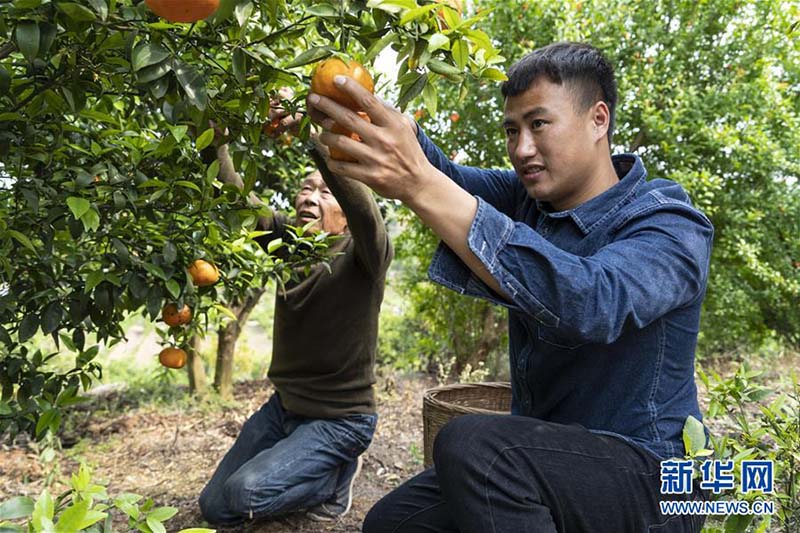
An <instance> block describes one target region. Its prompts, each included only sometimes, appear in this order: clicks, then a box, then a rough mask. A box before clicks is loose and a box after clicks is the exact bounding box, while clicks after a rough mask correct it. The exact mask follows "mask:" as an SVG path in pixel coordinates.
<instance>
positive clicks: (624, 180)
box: [536, 154, 647, 235]
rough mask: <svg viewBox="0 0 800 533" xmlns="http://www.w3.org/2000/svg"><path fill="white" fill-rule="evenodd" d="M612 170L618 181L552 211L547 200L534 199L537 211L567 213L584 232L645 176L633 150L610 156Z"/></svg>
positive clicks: (562, 215)
mask: <svg viewBox="0 0 800 533" xmlns="http://www.w3.org/2000/svg"><path fill="white" fill-rule="evenodd" d="M611 162H612V163H613V165H614V170H616V172H617V176H620V180H619V183H617V184H616V185H614V186H613V187H611V188H610V189H608V190H607V191H604V192H603V193H602V194H600V195H598V196H595V197H594V198H592V199H591V200H589V201H586V202H584V203H582V204H581V205H579V206H578V207H575V208H573V209H567V210H566V211H553V210H552V207H551V206H550V204H549V203H547V202H538V201H537V202H536V203H537V207H538V208H539V211H540V212H541V213H542V214H543V215H544V216H546V217H550V218H566V217H570V218H572V220H573V221H574V222H575V224H576V225H577V226H578V227H579V228H580V230H581V231H582V232H583V234H584V235H587V234H589V233H590V232H591V231H592V230H593V229H595V228H596V227H598V226H599V225H600V224H601V223H602V222H603V221H604V220H606V219H608V217H610V216H611V215H613V214H614V213H615V212H617V210H619V208H621V207H622V206H623V205H625V204H626V203H628V202H629V201H630V199H631V197H632V196H634V195H635V193H636V190H637V189H638V188H639V186H640V185H641V184H642V182H644V180H645V178H646V177H647V171H646V170H645V168H644V165H643V164H642V160H641V159H640V158H639V156H637V155H635V154H618V155H614V156H612V157H611Z"/></svg>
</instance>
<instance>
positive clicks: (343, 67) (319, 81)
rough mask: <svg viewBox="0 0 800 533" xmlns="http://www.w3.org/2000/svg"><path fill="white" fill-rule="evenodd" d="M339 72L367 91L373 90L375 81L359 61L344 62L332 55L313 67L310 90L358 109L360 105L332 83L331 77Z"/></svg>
mask: <svg viewBox="0 0 800 533" xmlns="http://www.w3.org/2000/svg"><path fill="white" fill-rule="evenodd" d="M340 74H341V75H343V76H349V77H351V78H353V79H354V80H356V82H358V84H359V85H361V86H362V87H364V88H365V89H366V90H368V91H369V92H374V91H375V82H373V81H372V76H370V75H369V72H367V69H365V68H364V66H363V65H362V64H361V63H359V62H358V61H350V62H348V63H345V62H344V61H342V60H341V59H339V58H336V57H334V58H331V59H326V60H325V61H322V62H321V63H320V64H319V65H317V68H315V69H314V72H313V73H312V74H311V92H314V93H317V94H321V95H323V96H327V97H328V98H332V99H334V100H336V101H337V102H339V103H340V104H342V105H343V106H345V107H349V108H350V109H353V110H358V109H360V108H361V106H360V105H358V103H357V102H355V101H354V100H353V99H352V98H350V96H348V95H347V94H345V93H343V92H342V91H340V90H339V88H338V87H337V86H336V85H334V83H333V78H335V77H336V76H338V75H340Z"/></svg>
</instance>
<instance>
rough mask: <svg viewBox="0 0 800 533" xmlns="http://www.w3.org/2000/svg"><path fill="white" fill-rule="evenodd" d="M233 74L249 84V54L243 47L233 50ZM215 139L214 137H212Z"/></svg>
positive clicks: (242, 82)
mask: <svg viewBox="0 0 800 533" xmlns="http://www.w3.org/2000/svg"><path fill="white" fill-rule="evenodd" d="M232 66H233V76H234V77H235V78H236V81H238V82H239V83H240V84H241V85H246V84H247V54H245V53H244V52H243V51H242V49H241V48H237V49H236V50H234V51H233V62H232ZM212 139H213V137H212Z"/></svg>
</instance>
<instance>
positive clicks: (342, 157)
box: [329, 111, 372, 163]
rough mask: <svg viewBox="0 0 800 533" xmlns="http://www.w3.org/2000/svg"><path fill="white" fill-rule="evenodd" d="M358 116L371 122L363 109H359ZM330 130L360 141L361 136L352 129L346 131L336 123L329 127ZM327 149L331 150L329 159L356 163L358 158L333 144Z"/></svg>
mask: <svg viewBox="0 0 800 533" xmlns="http://www.w3.org/2000/svg"><path fill="white" fill-rule="evenodd" d="M358 116H359V117H361V119H362V120H366V121H367V122H370V123H372V120H371V119H370V118H369V115H367V114H366V113H364V112H363V111H359V112H358ZM331 132H333V133H338V134H340V135H348V136H350V138H351V139H353V140H354V141H358V142H361V137H360V136H359V135H358V133H355V132H353V131H347V130H346V129H345V128H344V126H340V125H339V124H338V123H337V124H334V125H333V127H332V128H331ZM329 150H330V152H331V159H335V160H337V161H349V162H351V163H356V162H357V161H358V159H356V158H355V157H352V156H350V155H349V154H347V153H345V152H343V151H342V150H339V149H338V148H336V147H334V146H331V147H330V149H329Z"/></svg>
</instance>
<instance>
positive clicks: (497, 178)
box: [417, 127, 525, 216]
mask: <svg viewBox="0 0 800 533" xmlns="http://www.w3.org/2000/svg"><path fill="white" fill-rule="evenodd" d="M417 140H418V141H419V144H420V146H421V147H422V151H423V152H424V153H425V157H427V158H428V161H429V162H430V163H431V164H432V165H433V166H435V167H436V168H438V169H439V170H441V171H442V172H444V173H445V174H446V175H447V176H448V177H449V178H450V179H452V180H453V181H455V182H456V183H458V185H459V186H461V188H462V189H464V190H466V191H467V192H468V193H470V194H473V195H476V196H480V197H481V198H483V199H484V200H486V201H487V202H489V203H490V204H491V205H492V206H494V207H495V209H497V210H498V211H500V212H501V213H505V214H506V215H508V216H514V211H515V209H516V208H517V207H518V206H519V205H520V202H521V200H522V197H523V196H524V195H525V190H524V189H523V188H522V186H521V185H520V183H519V180H518V179H517V176H516V174H515V173H514V171H513V170H502V169H482V168H476V167H468V166H464V165H457V164H455V163H453V162H452V161H451V160H450V158H449V157H447V156H446V155H445V154H444V152H442V150H441V149H440V148H439V147H438V146H436V145H435V144H434V143H433V141H431V140H430V138H428V136H427V135H425V132H423V131H422V128H421V127H418V129H417Z"/></svg>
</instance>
